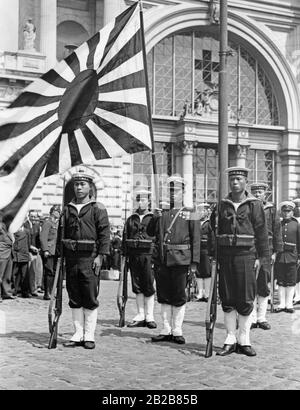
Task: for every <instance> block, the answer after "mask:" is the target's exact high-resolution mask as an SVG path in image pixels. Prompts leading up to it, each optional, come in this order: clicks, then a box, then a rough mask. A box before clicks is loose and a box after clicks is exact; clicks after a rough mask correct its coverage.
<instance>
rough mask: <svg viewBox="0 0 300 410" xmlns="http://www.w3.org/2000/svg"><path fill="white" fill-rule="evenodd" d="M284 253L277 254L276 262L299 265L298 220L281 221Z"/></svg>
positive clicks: (299, 233)
mask: <svg viewBox="0 0 300 410" xmlns="http://www.w3.org/2000/svg"><path fill="white" fill-rule="evenodd" d="M281 227H282V239H283V252H280V253H278V254H277V257H276V262H279V263H297V260H298V257H299V256H298V255H300V224H299V222H298V221H297V219H296V218H294V217H292V218H291V219H283V220H282V221H281Z"/></svg>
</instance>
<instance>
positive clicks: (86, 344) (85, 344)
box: [83, 341, 96, 349]
mask: <svg viewBox="0 0 300 410" xmlns="http://www.w3.org/2000/svg"><path fill="white" fill-rule="evenodd" d="M95 346H96V345H95V342H89V341H85V342H83V347H84V348H85V349H95Z"/></svg>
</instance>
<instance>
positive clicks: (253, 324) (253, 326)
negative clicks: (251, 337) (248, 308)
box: [250, 323, 258, 329]
mask: <svg viewBox="0 0 300 410" xmlns="http://www.w3.org/2000/svg"><path fill="white" fill-rule="evenodd" d="M257 327H258V323H252V324H251V327H250V329H256V328H257Z"/></svg>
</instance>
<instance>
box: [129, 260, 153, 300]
mask: <svg viewBox="0 0 300 410" xmlns="http://www.w3.org/2000/svg"><path fill="white" fill-rule="evenodd" d="M129 269H130V273H131V283H132V292H133V293H136V294H137V293H143V294H144V295H145V296H146V297H149V296H152V295H154V293H155V289H154V272H153V269H152V264H151V255H145V254H144V255H135V256H129Z"/></svg>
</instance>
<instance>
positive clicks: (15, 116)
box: [0, 101, 59, 126]
mask: <svg viewBox="0 0 300 410" xmlns="http://www.w3.org/2000/svg"><path fill="white" fill-rule="evenodd" d="M58 106H59V101H58V102H55V103H52V104H48V105H43V106H42V107H27V106H24V107H15V108H7V109H6V110H3V111H0V126H1V125H5V124H10V123H15V122H16V123H21V122H28V121H31V120H34V119H35V118H38V117H40V116H41V115H44V114H47V113H48V112H49V111H52V110H55V109H56V108H57V107H58Z"/></svg>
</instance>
